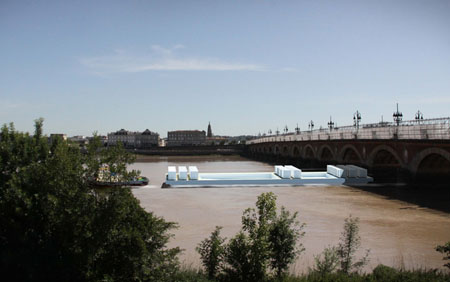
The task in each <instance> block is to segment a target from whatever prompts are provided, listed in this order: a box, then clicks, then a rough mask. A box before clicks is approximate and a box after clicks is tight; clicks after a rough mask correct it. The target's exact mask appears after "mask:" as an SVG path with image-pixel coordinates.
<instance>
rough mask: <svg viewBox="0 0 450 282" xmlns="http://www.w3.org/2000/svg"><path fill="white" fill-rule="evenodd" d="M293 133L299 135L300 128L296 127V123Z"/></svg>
mask: <svg viewBox="0 0 450 282" xmlns="http://www.w3.org/2000/svg"><path fill="white" fill-rule="evenodd" d="M295 133H296V134H300V127H298V123H297V127H296V128H295Z"/></svg>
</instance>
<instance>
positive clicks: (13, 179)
mask: <svg viewBox="0 0 450 282" xmlns="http://www.w3.org/2000/svg"><path fill="white" fill-rule="evenodd" d="M42 132H43V119H38V120H36V121H35V133H34V135H33V136H30V135H29V134H27V133H19V132H17V131H16V130H15V129H14V126H13V124H10V125H9V126H6V125H4V126H3V127H2V129H1V135H0V275H2V277H9V278H10V279H11V280H14V281H25V280H26V281H29V280H47V281H98V280H108V281H114V280H142V281H164V280H169V277H170V276H171V274H172V273H173V272H174V271H176V269H177V268H176V266H177V258H176V255H177V254H178V252H179V249H177V248H174V249H170V248H167V247H166V244H167V242H168V240H169V239H170V237H171V235H170V234H169V233H168V231H169V230H170V229H171V228H174V227H175V224H174V223H171V222H166V221H165V220H164V219H162V218H160V217H157V216H155V215H154V214H152V213H149V212H146V211H145V210H144V209H143V208H142V207H140V205H139V202H138V200H137V199H136V198H135V197H134V196H133V194H132V193H131V191H130V190H129V189H126V188H118V189H113V190H111V191H106V192H105V193H102V194H99V193H96V191H95V190H93V189H92V188H91V187H90V186H89V180H90V179H91V177H94V176H95V175H96V173H98V168H99V167H100V166H102V165H104V164H108V165H109V166H110V167H111V168H112V169H113V170H115V171H116V173H117V174H120V175H122V177H124V178H127V177H129V176H130V175H133V174H136V173H137V172H131V173H129V172H127V171H126V164H127V163H128V162H129V161H131V160H132V159H131V157H130V156H129V155H127V153H126V152H125V151H124V150H123V149H122V148H120V147H118V148H116V149H114V150H103V149H100V148H99V147H98V146H97V145H96V144H97V141H99V140H98V139H96V138H94V142H92V144H93V145H91V146H90V148H88V152H87V153H86V154H81V153H80V150H79V149H78V148H76V147H72V146H69V145H68V144H67V142H65V141H63V140H60V141H58V142H55V143H53V144H52V145H51V146H49V145H48V142H47V138H46V137H45V136H43V135H42Z"/></svg>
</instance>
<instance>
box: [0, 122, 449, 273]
mask: <svg viewBox="0 0 450 282" xmlns="http://www.w3.org/2000/svg"><path fill="white" fill-rule="evenodd" d="M42 132H43V120H42V119H38V120H36V121H35V132H34V134H33V135H30V134H28V133H21V132H18V131H16V130H15V128H14V125H13V124H9V125H4V126H3V127H2V128H1V133H0V279H1V280H2V281H382V280H383V281H425V280H426V281H448V280H450V275H449V274H445V273H443V272H440V271H435V270H430V271H419V272H407V271H399V270H395V269H392V268H389V267H386V266H378V267H377V268H375V269H374V271H373V272H372V273H370V274H361V269H362V267H363V266H364V265H365V264H366V263H367V262H368V257H369V256H368V255H369V253H368V252H367V253H366V255H365V256H363V257H362V258H360V259H356V258H355V252H356V250H357V249H358V248H359V245H360V238H359V235H358V219H357V218H353V217H349V218H348V219H347V220H346V221H345V223H344V230H343V233H342V235H341V239H340V243H339V244H338V245H337V246H329V247H327V248H326V249H325V250H324V252H323V253H322V254H320V255H318V256H317V257H316V263H315V267H314V268H313V269H311V271H310V273H309V274H308V275H305V276H302V277H294V276H292V275H290V274H289V272H288V269H289V266H290V265H291V264H292V263H293V262H294V261H295V260H296V259H297V257H298V256H299V255H300V254H301V253H302V251H303V250H304V247H303V246H302V244H301V243H300V242H299V241H300V239H301V238H302V236H303V234H304V232H303V228H304V224H301V223H300V222H299V221H298V218H297V217H298V214H297V213H294V214H291V213H290V212H289V211H287V210H285V209H284V208H283V207H282V208H281V209H278V208H277V207H276V197H275V195H274V194H272V193H265V194H262V195H260V196H259V197H258V199H257V202H256V208H249V209H247V210H245V211H244V214H243V217H242V228H241V230H240V231H239V232H238V233H237V234H236V235H235V236H233V237H232V238H230V239H229V240H227V239H226V238H223V237H222V236H221V235H220V231H221V227H217V228H216V229H215V230H214V231H213V232H212V234H211V235H210V236H209V237H208V238H206V239H205V240H203V241H202V242H200V243H199V245H198V248H197V250H198V252H199V253H200V256H201V259H202V264H203V268H202V269H200V270H192V269H184V268H183V267H180V263H179V261H178V255H179V253H180V251H181V250H180V249H179V248H168V247H167V243H168V241H169V239H170V238H171V236H172V235H171V233H170V230H171V229H173V228H176V227H177V225H176V223H173V222H167V221H165V220H164V219H163V218H161V217H158V216H156V215H154V214H153V213H151V212H147V211H145V210H144V209H143V208H142V207H141V206H140V205H139V201H138V200H137V199H136V198H135V197H134V196H133V194H132V193H131V192H130V190H129V189H111V190H108V191H103V192H101V193H99V192H97V191H96V190H95V189H93V188H92V187H91V185H90V183H91V182H92V180H93V179H96V178H97V177H98V173H99V171H100V168H102V167H105V166H107V167H108V168H109V170H110V171H111V173H114V174H115V175H117V176H119V177H120V178H121V179H120V180H127V179H131V178H133V177H135V176H136V175H138V174H139V172H138V171H127V165H128V164H130V163H132V162H133V161H134V159H133V156H132V155H130V154H128V153H127V152H126V151H125V150H124V149H123V148H122V147H121V146H115V147H112V148H108V149H106V150H104V149H101V148H102V144H101V142H100V140H99V138H94V140H93V141H92V142H90V143H89V145H88V148H87V152H86V153H83V154H81V153H80V150H79V148H78V147H76V146H71V144H69V143H67V142H66V141H63V140H62V139H55V140H52V143H51V144H49V143H48V141H47V138H45V137H44V136H43V133H42ZM437 250H438V251H440V252H442V253H443V254H444V255H445V256H446V258H447V259H449V256H450V243H447V244H446V245H443V246H439V247H438V248H437ZM447 267H450V265H449V264H447Z"/></svg>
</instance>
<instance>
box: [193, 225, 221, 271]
mask: <svg viewBox="0 0 450 282" xmlns="http://www.w3.org/2000/svg"><path fill="white" fill-rule="evenodd" d="M221 229H222V227H220V226H216V229H215V230H214V231H213V232H212V233H211V236H210V237H209V238H206V239H205V240H203V241H202V242H201V243H200V244H199V245H198V246H197V248H196V250H197V252H198V253H199V254H200V257H201V259H202V264H203V267H204V268H205V269H206V272H207V273H208V278H209V279H214V278H215V277H216V275H217V273H218V272H219V271H220V269H221V264H222V262H223V258H224V254H225V247H224V245H223V243H224V241H225V238H222V237H220V230H221Z"/></svg>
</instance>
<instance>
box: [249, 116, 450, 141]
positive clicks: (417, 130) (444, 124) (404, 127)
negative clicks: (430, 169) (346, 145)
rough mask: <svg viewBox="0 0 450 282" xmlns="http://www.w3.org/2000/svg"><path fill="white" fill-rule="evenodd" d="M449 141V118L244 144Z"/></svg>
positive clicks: (289, 135)
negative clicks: (321, 141) (332, 141)
mask: <svg viewBox="0 0 450 282" xmlns="http://www.w3.org/2000/svg"><path fill="white" fill-rule="evenodd" d="M349 139H364V140H367V139H368V140H389V139H390V140H392V139H402V140H450V118H438V119H426V120H409V121H403V122H401V123H399V124H398V125H397V124H395V123H392V122H382V123H373V124H363V125H360V126H359V128H357V127H355V126H344V127H339V128H333V129H331V130H330V129H317V130H310V131H302V132H299V133H287V134H283V135H272V136H263V137H259V138H256V139H252V140H249V141H247V144H256V143H265V142H280V141H317V140H349Z"/></svg>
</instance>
